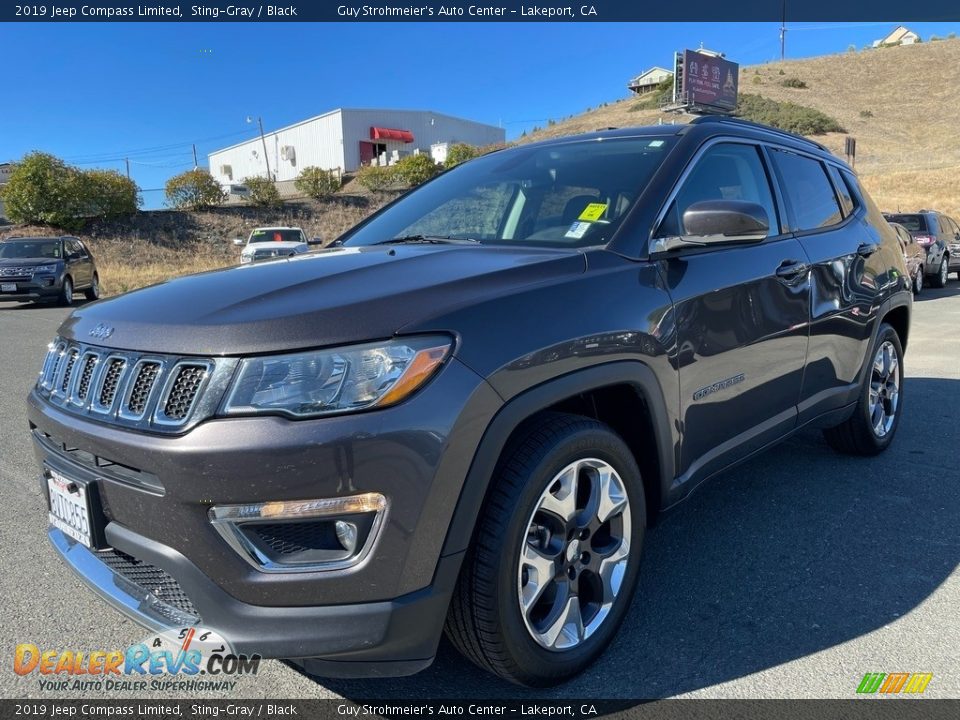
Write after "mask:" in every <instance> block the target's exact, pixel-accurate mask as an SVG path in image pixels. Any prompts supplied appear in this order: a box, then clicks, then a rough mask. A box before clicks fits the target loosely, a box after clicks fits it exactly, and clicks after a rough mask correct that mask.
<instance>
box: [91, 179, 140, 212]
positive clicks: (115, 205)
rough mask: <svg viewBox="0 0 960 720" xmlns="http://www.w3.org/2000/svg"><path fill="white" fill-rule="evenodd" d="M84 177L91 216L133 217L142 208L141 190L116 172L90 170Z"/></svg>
mask: <svg viewBox="0 0 960 720" xmlns="http://www.w3.org/2000/svg"><path fill="white" fill-rule="evenodd" d="M82 176H83V184H84V185H85V187H84V188H83V193H82V195H83V197H84V200H85V202H86V205H87V210H88V212H89V214H91V215H93V216H95V217H101V218H113V217H119V216H121V215H132V214H133V213H135V212H136V211H137V208H138V207H140V200H141V199H140V188H138V187H137V184H136V183H135V182H133V180H131V179H130V178H128V177H125V176H123V175H121V174H120V173H118V172H117V171H116V170H88V171H86V172H84V173H82Z"/></svg>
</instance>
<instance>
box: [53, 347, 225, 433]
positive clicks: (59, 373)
mask: <svg viewBox="0 0 960 720" xmlns="http://www.w3.org/2000/svg"><path fill="white" fill-rule="evenodd" d="M236 365H237V361H236V360H235V359H232V358H218V359H216V360H214V359H208V358H194V357H183V356H179V355H162V354H155V353H137V352H128V351H118V350H107V349H104V348H101V347H98V346H93V345H87V344H84V343H76V342H67V341H64V340H61V339H59V338H58V339H57V340H55V341H54V342H53V343H51V344H50V350H49V352H48V353H47V356H46V358H45V359H44V362H43V369H42V370H41V371H40V377H39V379H38V380H37V392H38V393H39V394H40V396H41V397H43V398H44V399H45V400H47V401H48V402H49V403H51V404H52V405H56V406H58V407H61V408H63V409H64V410H68V411H70V412H72V413H76V414H80V415H85V416H87V417H89V418H90V419H91V420H97V421H99V422H106V423H110V424H114V425H122V426H127V427H133V428H138V429H142V430H152V431H156V432H162V433H174V432H183V431H184V430H186V429H188V428H190V427H192V426H193V425H196V424H197V423H199V422H201V421H203V420H205V419H207V418H209V417H211V416H213V414H214V413H215V412H216V410H217V407H218V405H219V403H220V399H221V397H222V396H223V393H224V391H225V390H226V387H227V385H228V384H229V381H230V378H231V376H232V375H233V371H234V369H235V368H236Z"/></svg>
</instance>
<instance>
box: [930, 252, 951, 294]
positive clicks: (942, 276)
mask: <svg viewBox="0 0 960 720" xmlns="http://www.w3.org/2000/svg"><path fill="white" fill-rule="evenodd" d="M949 274H950V270H949V264H948V261H947V258H946V257H944V258H943V259H941V260H940V267H939V268H938V269H937V274H936V275H934V276H933V280H932V283H933V286H934V287H935V288H942V287H946V285H947V276H948V275H949Z"/></svg>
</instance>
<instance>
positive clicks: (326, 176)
mask: <svg viewBox="0 0 960 720" xmlns="http://www.w3.org/2000/svg"><path fill="white" fill-rule="evenodd" d="M293 185H294V187H295V188H297V190H298V191H299V192H302V193H303V194H304V195H306V196H307V197H312V198H313V199H314V200H323V199H324V198H328V197H330V196H331V195H333V194H334V193H335V192H336V191H337V190H339V189H340V178H338V177H337V176H336V175H335V174H334V173H332V172H330V171H329V170H324V169H322V168H318V167H305V168H304V169H303V171H302V172H301V173H300V175H299V176H297V179H296V180H294V182H293Z"/></svg>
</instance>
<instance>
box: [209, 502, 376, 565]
mask: <svg viewBox="0 0 960 720" xmlns="http://www.w3.org/2000/svg"><path fill="white" fill-rule="evenodd" d="M386 513H387V500H386V498H385V497H384V496H383V495H380V494H379V493H365V494H363V495H352V496H348V497H339V498H319V499H315V500H285V501H273V502H263V503H248V504H242V505H217V506H214V507H212V508H210V510H209V512H208V514H209V517H210V522H211V523H212V524H213V526H214V528H216V530H217V531H218V532H219V533H220V535H221V536H222V537H223V539H224V540H226V541H227V543H228V544H229V545H230V547H232V548H233V549H234V550H235V551H236V552H238V553H239V554H240V555H241V556H242V557H243V558H244V559H245V560H247V562H249V563H250V564H251V565H253V566H254V567H256V568H257V569H258V570H260V571H262V572H317V571H323V570H343V569H346V568H348V567H352V566H354V565H357V564H359V563H360V562H362V561H363V560H364V558H366V557H367V556H368V555H369V554H370V552H371V551H372V549H373V546H374V545H375V544H376V540H377V536H378V534H379V531H380V528H381V527H382V526H383V521H384V517H385V516H386Z"/></svg>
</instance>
